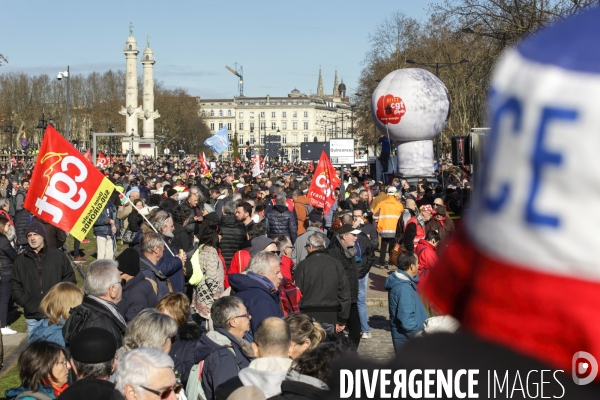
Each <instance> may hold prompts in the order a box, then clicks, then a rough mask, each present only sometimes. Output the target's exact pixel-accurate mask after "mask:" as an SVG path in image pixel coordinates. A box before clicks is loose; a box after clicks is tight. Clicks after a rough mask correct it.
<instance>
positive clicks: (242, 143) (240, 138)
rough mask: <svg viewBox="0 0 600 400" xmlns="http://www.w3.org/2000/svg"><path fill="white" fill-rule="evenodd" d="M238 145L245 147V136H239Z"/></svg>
mask: <svg viewBox="0 0 600 400" xmlns="http://www.w3.org/2000/svg"><path fill="white" fill-rule="evenodd" d="M238 144H239V145H240V146H243V145H244V135H238Z"/></svg>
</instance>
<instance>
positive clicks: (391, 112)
mask: <svg viewBox="0 0 600 400" xmlns="http://www.w3.org/2000/svg"><path fill="white" fill-rule="evenodd" d="M404 114H406V106H405V105H404V101H403V100H402V99H401V98H400V97H398V96H394V95H392V94H386V95H385V96H381V97H380V98H379V100H377V119H378V120H379V121H381V122H382V123H383V124H397V123H398V122H400V120H401V119H402V116H403V115H404Z"/></svg>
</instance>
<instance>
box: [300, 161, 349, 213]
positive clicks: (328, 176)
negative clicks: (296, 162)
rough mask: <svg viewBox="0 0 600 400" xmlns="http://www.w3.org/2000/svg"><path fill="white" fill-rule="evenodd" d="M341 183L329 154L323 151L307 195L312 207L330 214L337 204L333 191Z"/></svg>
mask: <svg viewBox="0 0 600 400" xmlns="http://www.w3.org/2000/svg"><path fill="white" fill-rule="evenodd" d="M340 183H341V181H340V178H338V176H337V175H336V174H335V168H333V165H331V161H329V157H327V153H325V152H324V151H323V152H322V153H321V158H320V159H319V164H317V168H316V170H315V176H313V179H312V182H311V183H310V188H309V190H308V194H307V195H306V197H308V200H310V205H311V206H313V207H315V208H322V209H323V211H324V212H325V214H327V213H329V209H330V208H331V206H332V205H333V203H334V202H335V198H334V196H333V191H334V190H335V188H336V187H338V186H339V185H340Z"/></svg>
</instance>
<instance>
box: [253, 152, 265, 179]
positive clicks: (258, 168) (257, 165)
mask: <svg viewBox="0 0 600 400" xmlns="http://www.w3.org/2000/svg"><path fill="white" fill-rule="evenodd" d="M264 173H265V165H264V161H261V156H260V155H258V154H256V152H254V155H253V156H252V177H254V178H256V177H257V176H259V175H260V174H264Z"/></svg>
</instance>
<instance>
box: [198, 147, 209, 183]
mask: <svg viewBox="0 0 600 400" xmlns="http://www.w3.org/2000/svg"><path fill="white" fill-rule="evenodd" d="M198 162H199V164H200V174H201V175H202V176H204V177H210V168H209V166H208V162H207V161H206V156H205V155H204V152H202V154H200V153H198Z"/></svg>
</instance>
